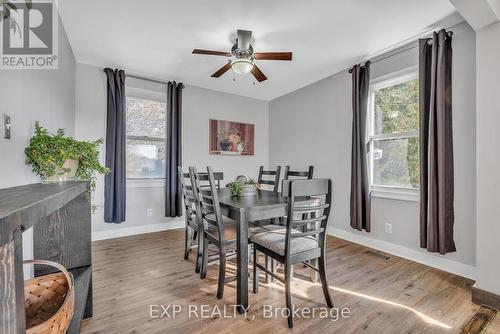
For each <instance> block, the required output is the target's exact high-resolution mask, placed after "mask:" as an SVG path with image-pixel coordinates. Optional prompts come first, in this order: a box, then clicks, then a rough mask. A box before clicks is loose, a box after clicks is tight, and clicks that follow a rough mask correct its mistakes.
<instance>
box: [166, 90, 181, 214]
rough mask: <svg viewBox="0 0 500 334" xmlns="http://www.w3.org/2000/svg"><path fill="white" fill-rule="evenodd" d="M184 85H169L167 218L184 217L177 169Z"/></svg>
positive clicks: (179, 163) (179, 164) (179, 154)
mask: <svg viewBox="0 0 500 334" xmlns="http://www.w3.org/2000/svg"><path fill="white" fill-rule="evenodd" d="M183 88H184V85H183V84H182V83H176V82H175V81H174V82H169V83H168V84H167V129H166V130H167V131H166V154H165V163H166V166H165V167H166V168H165V217H180V216H182V189H181V184H180V182H179V179H178V178H177V175H178V173H177V167H179V166H182V89H183Z"/></svg>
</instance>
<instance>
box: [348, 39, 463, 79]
mask: <svg viewBox="0 0 500 334" xmlns="http://www.w3.org/2000/svg"><path fill="white" fill-rule="evenodd" d="M446 36H448V37H451V36H453V31H448V32H446ZM427 43H429V44H432V39H429V40H428V41H427ZM416 48H418V44H417V45H412V46H410V47H408V48H405V49H402V50H399V51H398V52H394V53H390V54H388V55H386V56H383V57H381V58H378V57H374V58H373V59H375V60H373V61H370V62H371V63H372V64H375V63H378V62H379V61H382V60H385V59H387V58H391V57H394V56H397V55H399V54H401V53H404V52H406V51H410V50H413V49H416ZM369 60H370V59H367V60H365V61H369ZM352 71H353V69H352V67H351V68H350V69H349V73H352Z"/></svg>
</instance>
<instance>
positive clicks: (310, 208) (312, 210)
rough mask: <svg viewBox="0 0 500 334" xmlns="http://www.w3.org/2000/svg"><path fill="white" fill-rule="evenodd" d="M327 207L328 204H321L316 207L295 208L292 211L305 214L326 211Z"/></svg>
mask: <svg viewBox="0 0 500 334" xmlns="http://www.w3.org/2000/svg"><path fill="white" fill-rule="evenodd" d="M328 206H329V204H321V205H316V206H305V207H300V206H295V208H294V210H293V211H294V212H303V213H307V212H314V211H317V210H321V209H326V208H327V207H328Z"/></svg>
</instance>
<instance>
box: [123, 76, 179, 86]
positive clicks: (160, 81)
mask: <svg viewBox="0 0 500 334" xmlns="http://www.w3.org/2000/svg"><path fill="white" fill-rule="evenodd" d="M125 76H127V77H129V78H134V79H139V80H145V81H150V82H156V83H160V84H164V85H167V84H168V81H162V80H158V79H151V78H146V77H141V76H138V75H134V74H126V73H125ZM179 83H180V84H181V85H182V88H184V87H185V86H184V84H183V83H182V82H179Z"/></svg>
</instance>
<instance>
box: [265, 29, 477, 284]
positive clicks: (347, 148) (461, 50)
mask: <svg viewBox="0 0 500 334" xmlns="http://www.w3.org/2000/svg"><path fill="white" fill-rule="evenodd" d="M450 30H452V31H454V35H453V48H454V57H453V117H454V119H453V128H454V148H455V187H456V189H455V197H456V199H455V214H456V219H455V241H456V244H457V252H456V253H450V254H447V255H446V256H445V257H442V256H440V255H434V254H430V253H427V252H425V251H423V250H421V249H420V248H419V205H418V202H410V201H401V200H393V199H384V198H373V201H372V232H371V233H365V232H358V231H356V230H353V229H352V228H350V226H349V194H350V154H351V153H350V152H351V124H352V109H351V78H350V74H349V73H348V72H347V70H345V71H343V72H340V73H338V74H335V75H333V76H331V77H329V78H326V79H324V80H321V81H319V82H316V83H314V84H312V85H310V86H307V87H304V88H302V89H299V90H297V91H295V92H293V93H290V94H288V95H285V96H282V97H280V98H277V99H275V100H273V101H271V102H270V106H269V114H270V116H269V119H270V121H269V129H270V130H269V132H270V136H269V144H270V147H269V165H270V167H272V166H274V165H277V164H280V165H286V164H290V165H292V166H293V167H294V168H296V169H297V168H304V167H306V166H307V165H310V164H311V165H315V166H316V171H315V175H316V176H319V177H330V178H332V179H333V181H334V203H335V204H334V209H333V217H332V221H331V225H330V226H331V227H332V230H331V231H332V233H334V234H337V235H340V236H342V237H344V238H348V239H351V240H355V241H358V242H363V243H366V244H369V245H371V246H377V247H379V248H380V247H382V248H385V249H386V250H392V251H396V250H397V251H398V252H399V253H401V255H403V253H404V254H410V255H411V256H413V257H414V258H415V259H416V260H419V261H421V262H425V263H428V264H436V263H439V264H440V265H442V266H447V268H448V270H450V271H455V272H459V273H461V274H463V275H467V276H472V270H473V268H472V266H474V265H475V248H476V246H475V233H476V232H475V212H476V208H475V189H474V188H475V186H474V179H475V113H474V108H475V52H474V45H475V36H474V31H473V30H472V29H471V28H470V27H469V26H468V25H467V24H466V23H462V24H459V25H457V26H454V27H451V28H450ZM417 64H418V57H417V49H413V50H412V51H409V52H405V53H402V54H400V55H397V56H394V57H391V58H387V59H386V60H383V61H380V62H378V63H374V64H373V65H372V75H371V76H372V78H373V79H375V78H376V77H379V76H381V75H384V74H388V73H391V72H394V71H397V70H401V69H404V68H407V67H411V66H415V65H417ZM386 222H387V223H391V224H392V230H393V232H392V234H386V233H385V231H384V228H385V223H386ZM443 258H444V259H445V260H444V261H443ZM446 260H451V261H446ZM456 263H458V265H456Z"/></svg>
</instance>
